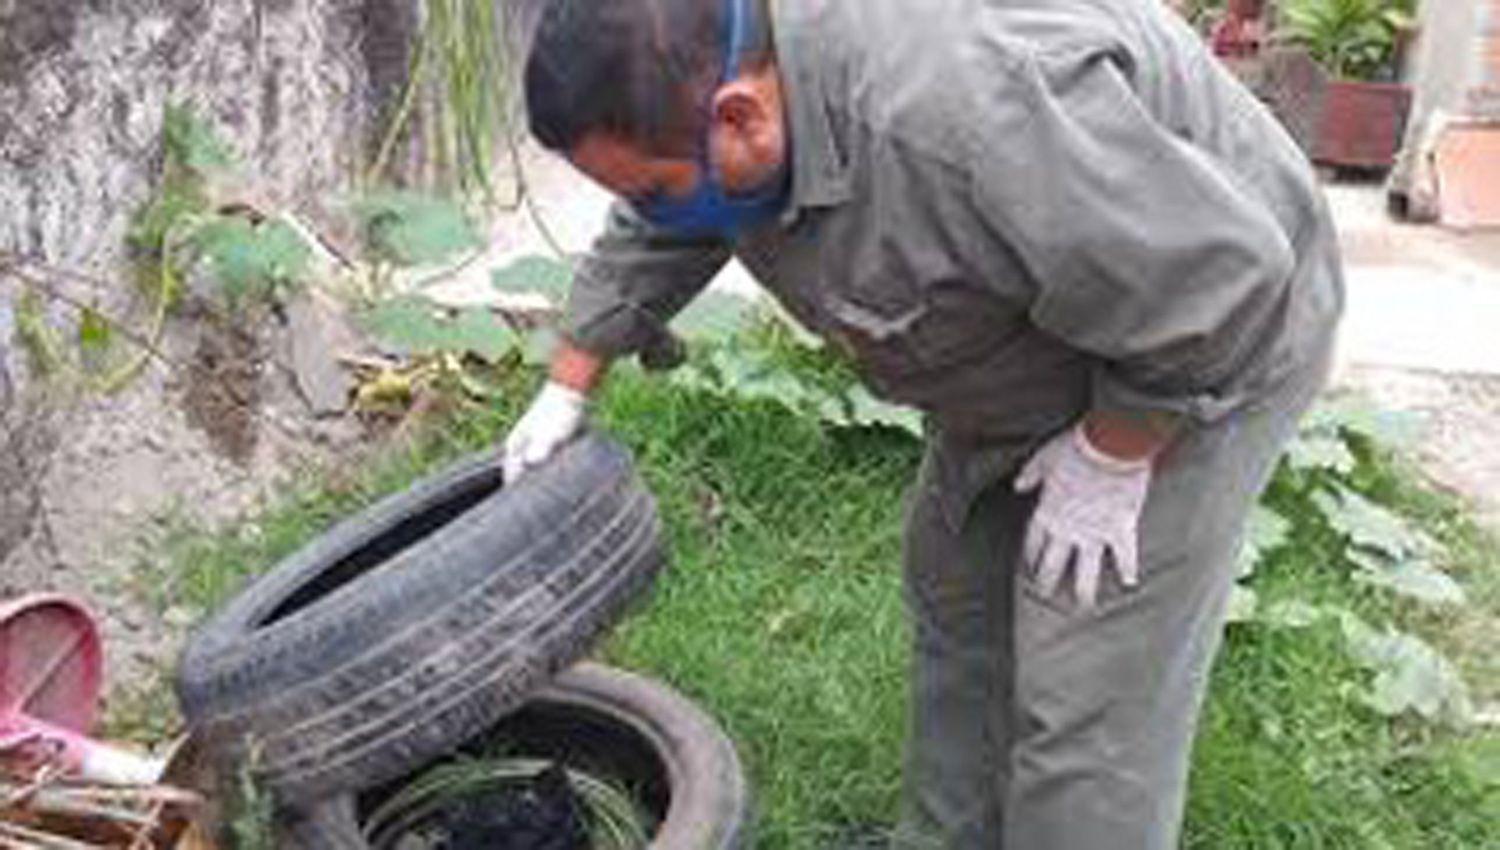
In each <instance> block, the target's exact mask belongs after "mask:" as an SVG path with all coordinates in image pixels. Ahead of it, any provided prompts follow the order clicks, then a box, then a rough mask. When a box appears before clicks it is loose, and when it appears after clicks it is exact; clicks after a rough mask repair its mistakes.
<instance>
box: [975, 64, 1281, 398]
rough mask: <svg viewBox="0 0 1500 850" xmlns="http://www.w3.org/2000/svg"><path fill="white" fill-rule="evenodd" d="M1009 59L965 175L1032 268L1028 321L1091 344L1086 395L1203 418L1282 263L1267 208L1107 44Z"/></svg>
mask: <svg viewBox="0 0 1500 850" xmlns="http://www.w3.org/2000/svg"><path fill="white" fill-rule="evenodd" d="M1008 71H1009V80H1008V81H1007V84H1006V85H1003V86H1001V87H1000V90H1001V96H1000V100H1001V101H1002V102H999V103H996V104H993V106H992V108H987V109H986V110H985V114H986V115H988V116H990V117H991V118H992V119H993V121H992V122H987V123H985V132H984V134H983V139H982V142H981V143H980V144H979V145H976V150H975V152H974V154H973V156H974V157H975V158H976V160H977V162H975V163H974V165H973V169H974V171H973V173H974V175H975V176H974V185H975V186H976V193H977V195H978V197H977V199H976V203H977V204H978V206H979V208H980V210H981V214H982V215H983V216H984V217H985V220H986V221H987V222H988V224H989V226H991V227H992V228H994V229H995V230H996V231H997V232H998V234H999V236H1000V238H1001V239H1002V241H1004V242H1005V243H1006V244H1007V245H1008V246H1009V247H1010V248H1011V250H1013V251H1014V252H1015V253H1016V254H1017V255H1018V256H1019V257H1020V259H1021V261H1022V263H1023V265H1024V266H1025V267H1026V268H1027V270H1028V272H1029V274H1030V277H1031V278H1032V280H1033V283H1032V285H1031V286H1030V287H1029V290H1028V297H1029V298H1030V301H1029V305H1028V310H1029V315H1030V318H1031V320H1032V321H1033V322H1034V323H1035V325H1036V326H1037V327H1039V328H1040V329H1042V330H1043V331H1045V332H1047V333H1051V334H1054V335H1056V336H1057V337H1059V338H1061V339H1062V340H1064V341H1066V342H1067V343H1068V344H1070V345H1072V346H1074V347H1076V348H1078V349H1080V350H1083V351H1086V352H1089V353H1091V354H1093V355H1095V356H1096V357H1097V358H1098V359H1099V367H1098V371H1097V374H1096V377H1095V381H1094V388H1095V389H1094V395H1095V402H1094V403H1095V406H1096V407H1098V408H1100V409H1109V410H1120V411H1131V412H1153V413H1171V414H1176V415H1180V416H1185V417H1188V418H1190V419H1194V420H1197V421H1200V422H1211V421H1214V420H1216V419H1218V418H1220V417H1222V416H1224V415H1225V414H1227V413H1228V412H1230V411H1232V410H1234V409H1235V408H1237V407H1238V406H1240V405H1241V404H1243V403H1244V402H1245V401H1247V400H1248V398H1249V396H1250V394H1251V393H1252V392H1253V390H1254V387H1255V384H1256V381H1257V379H1258V378H1259V377H1261V372H1262V371H1263V370H1264V367H1265V365H1266V363H1265V361H1266V360H1267V359H1268V356H1269V352H1270V350H1271V349H1272V348H1273V347H1274V342H1275V336H1276V335H1277V334H1279V333H1280V332H1281V331H1280V326H1279V322H1280V319H1279V317H1280V316H1281V314H1282V313H1283V312H1284V310H1285V301H1286V296H1287V293H1288V291H1289V288H1290V281H1291V277H1292V274H1293V269H1294V266H1295V259H1294V254H1293V250H1292V244H1291V241H1290V240H1289V238H1288V236H1287V234H1286V232H1285V231H1284V230H1283V228H1282V226H1281V225H1280V223H1279V222H1278V221H1277V219H1276V218H1275V216H1274V215H1273V213H1272V210H1271V209H1270V207H1269V206H1268V205H1267V204H1266V203H1264V202H1263V201H1261V200H1260V199H1259V198H1258V197H1256V195H1255V193H1254V191H1253V189H1251V188H1250V187H1248V186H1247V185H1246V184H1244V183H1242V182H1241V178H1240V176H1239V175H1236V174H1235V173H1233V172H1232V170H1231V169H1229V168H1227V167H1226V166H1225V165H1224V164H1223V163H1222V162H1220V161H1217V160H1216V159H1215V158H1214V157H1213V156H1212V155H1211V154H1209V153H1207V152H1205V151H1204V150H1202V149H1200V148H1199V147H1196V146H1195V145H1193V144H1192V143H1191V142H1190V141H1188V140H1187V139H1185V138H1184V137H1182V136H1180V135H1178V134H1176V133H1174V132H1172V131H1171V130H1169V129H1168V128H1167V127H1164V126H1163V125H1162V124H1161V123H1159V122H1158V121H1157V120H1156V119H1155V118H1154V117H1153V116H1152V115H1151V114H1149V113H1148V112H1147V110H1146V108H1145V106H1144V105H1143V104H1142V103H1141V101H1140V100H1139V99H1138V98H1137V96H1136V94H1135V92H1134V91H1133V90H1132V89H1131V86H1130V85H1129V83H1128V81H1127V79H1126V77H1125V75H1124V73H1123V71H1122V70H1121V67H1120V66H1119V65H1118V64H1116V61H1115V60H1114V59H1112V58H1111V57H1110V56H1109V55H1108V54H1103V53H1091V54H1090V53H1083V52H1078V53H1074V54H1072V55H1068V56H1035V55H1032V56H1027V57H1025V58H1022V59H1017V60H1016V61H1014V63H1013V64H1011V65H1010V66H1009V68H1008ZM1228 106H1229V107H1233V106H1237V105H1228Z"/></svg>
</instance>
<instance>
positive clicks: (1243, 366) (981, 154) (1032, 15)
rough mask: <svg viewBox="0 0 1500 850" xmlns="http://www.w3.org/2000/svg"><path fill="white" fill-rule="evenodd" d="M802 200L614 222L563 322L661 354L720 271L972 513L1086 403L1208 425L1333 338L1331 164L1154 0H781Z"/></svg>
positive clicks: (779, 37) (785, 74)
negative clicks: (800, 340)
mask: <svg viewBox="0 0 1500 850" xmlns="http://www.w3.org/2000/svg"><path fill="white" fill-rule="evenodd" d="M773 8H774V15H773V28H774V29H773V32H774V37H775V44H776V52H777V62H778V67H779V70H780V73H781V78H782V81H783V83H784V89H785V96H786V102H787V116H788V120H789V122H790V131H791V144H792V149H793V152H792V162H791V166H790V167H791V180H792V188H791V201H790V205H789V207H788V209H787V211H786V213H785V214H784V216H782V217H781V219H780V220H779V221H776V222H774V223H772V224H770V225H767V226H765V227H762V228H760V229H758V230H755V231H753V232H746V233H743V234H741V235H740V236H739V238H737V239H735V240H733V242H729V241H716V240H703V239H696V240H694V239H684V238H679V237H673V236H671V235H669V234H665V233H661V232H655V231H653V230H652V229H651V228H649V227H647V226H645V225H644V224H643V223H642V222H641V221H640V220H639V219H637V218H636V217H635V216H633V215H632V214H631V213H630V211H629V210H628V208H627V207H625V206H624V205H623V204H621V205H617V207H616V209H615V211H614V212H613V213H612V214H611V221H610V223H609V225H608V228H607V230H606V232H605V233H604V235H603V236H601V237H600V239H599V241H598V242H597V244H596V245H595V247H594V249H593V250H592V251H591V252H590V254H589V256H588V257H587V258H586V259H585V260H584V261H583V262H582V263H581V264H580V267H579V270H578V275H577V278H576V281H575V283H574V288H573V292H572V295H571V297H570V299H569V306H568V310H567V314H566V320H565V332H566V333H567V335H568V336H569V338H570V339H572V340H573V341H574V342H575V343H576V344H577V345H579V346H580V347H582V348H584V349H586V350H590V351H593V352H595V353H599V354H603V355H608V356H618V355H622V354H627V353H630V352H635V351H640V350H642V349H645V348H648V347H651V346H653V345H654V344H656V343H657V342H658V341H659V340H660V339H661V337H662V335H663V334H664V333H665V332H666V330H665V329H666V323H667V322H668V321H669V320H670V319H671V317H672V316H673V315H674V314H675V313H676V312H677V311H679V310H680V309H681V308H682V307H683V306H684V305H685V304H687V303H688V302H689V301H690V300H691V299H692V298H693V297H694V296H695V295H696V294H697V293H698V292H700V291H701V290H702V289H703V287H704V286H705V285H706V284H707V282H708V280H709V279H710V278H711V277H712V276H713V275H714V274H715V273H716V272H717V271H718V270H719V269H720V268H721V267H722V266H723V264H724V263H725V262H726V261H727V260H728V259H729V258H730V256H735V257H738V258H739V259H740V260H741V261H742V262H743V263H744V264H745V266H746V267H748V268H749V270H750V271H751V272H752V273H753V274H754V275H755V277H756V278H757V279H758V280H759V281H760V282H761V283H762V284H763V285H764V286H765V287H766V288H767V289H768V290H769V291H770V292H771V293H772V294H773V295H774V296H775V297H776V299H777V300H778V301H780V303H781V304H782V305H783V306H784V307H785V308H786V309H787V310H788V311H789V312H790V313H791V314H792V315H793V316H794V317H795V318H796V319H797V320H798V321H800V322H801V323H803V324H804V325H806V326H807V327H808V328H809V329H811V330H812V331H814V332H816V333H819V334H821V335H823V336H825V337H827V338H829V339H831V340H833V341H835V342H836V343H838V344H839V345H840V346H841V347H843V348H845V349H846V350H848V351H850V352H852V353H853V354H854V355H855V359H856V361H857V362H858V364H859V366H860V368H861V370H862V373H863V374H864V376H865V378H866V380H867V382H868V383H869V384H870V386H871V388H872V389H873V390H874V391H875V392H876V393H877V394H880V395H883V396H884V397H886V398H888V399H890V400H893V401H897V402H901V403H905V404H909V405H912V406H914V407H917V408H919V409H921V410H922V411H924V412H925V413H926V414H927V422H928V430H929V456H928V464H929V466H928V470H929V472H930V473H931V474H930V475H929V476H928V479H929V481H931V482H933V483H934V484H935V485H936V486H938V487H940V489H941V490H943V491H944V493H945V503H946V507H945V510H947V511H948V512H949V515H950V518H951V519H953V520H954V521H955V522H956V521H958V520H959V519H960V518H961V515H962V513H963V512H964V511H965V510H966V509H967V506H968V504H969V502H970V500H971V498H972V497H973V496H974V495H975V494H976V493H977V492H978V491H979V490H980V489H982V488H983V487H985V486H987V485H988V484H990V483H993V482H994V481H995V480H997V478H998V477H999V476H1001V475H1004V474H1006V473H1007V472H1008V471H1010V470H1011V469H1012V468H1013V467H1014V466H1015V464H1016V463H1017V462H1018V460H1019V459H1020V458H1021V457H1022V456H1023V455H1024V454H1025V453H1026V452H1028V451H1030V450H1031V449H1032V448H1033V447H1034V446H1035V445H1036V444H1037V443H1038V442H1040V441H1041V440H1043V439H1045V438H1046V437H1047V436H1048V435H1050V434H1052V433H1054V432H1056V431H1057V430H1059V429H1061V428H1064V427H1066V426H1067V425H1069V424H1070V423H1072V422H1074V421H1076V420H1077V419H1078V418H1079V417H1080V416H1081V415H1082V414H1084V413H1085V412H1087V411H1088V410H1089V409H1090V408H1106V409H1117V410H1131V411H1135V410H1140V411H1165V412H1172V413H1176V414H1179V415H1180V416H1181V417H1182V418H1183V420H1184V422H1185V423H1186V427H1214V426H1216V425H1217V424H1219V423H1222V422H1224V421H1226V420H1227V419H1230V418H1232V417H1233V415H1234V414H1235V412H1236V411H1238V410H1242V409H1244V408H1245V407H1246V406H1247V405H1251V404H1253V403H1255V402H1256V400H1257V399H1260V398H1263V397H1265V396H1266V395H1268V394H1269V392H1270V391H1271V390H1272V389H1274V388H1275V387H1277V386H1279V385H1280V384H1281V382H1283V381H1285V380H1288V379H1290V378H1291V377H1292V376H1293V375H1295V374H1297V373H1298V372H1299V370H1304V369H1307V368H1311V365H1310V364H1311V363H1312V361H1313V360H1314V359H1316V358H1317V357H1318V356H1319V355H1320V354H1321V353H1322V352H1323V351H1325V350H1326V348H1327V343H1328V339H1329V336H1330V334H1331V332H1332V329H1333V326H1334V324H1335V323H1336V320H1337V317H1338V315H1339V313H1340V311H1341V308H1342V303H1343V282H1342V276H1341V271H1340V265H1339V257H1338V245H1337V237H1336V234H1335V231H1334V228H1333V225H1332V222H1331V220H1330V218H1329V215H1328V212H1327V209H1326V205H1325V203H1324V201H1323V198H1322V195H1321V192H1320V189H1319V187H1318V184H1317V181H1316V178H1315V175H1314V173H1313V171H1312V169H1311V167H1310V166H1309V165H1308V163H1307V161H1306V159H1305V158H1304V156H1303V155H1302V153H1301V152H1300V151H1299V150H1298V149H1297V147H1296V146H1295V145H1294V143H1293V142H1292V140H1291V138H1290V137H1289V136H1288V135H1287V133H1286V132H1284V131H1283V129H1282V128H1281V127H1280V126H1279V125H1278V124H1277V123H1276V121H1275V119H1274V118H1273V117H1272V116H1271V115H1270V113H1269V112H1268V111H1267V110H1266V109H1264V108H1263V107H1262V106H1261V104H1259V103H1258V102H1257V101H1256V100H1255V99H1254V98H1253V96H1252V95H1251V94H1249V92H1248V91H1247V90H1246V89H1245V88H1243V87H1242V86H1241V85H1240V84H1239V83H1238V82H1237V81H1235V80H1234V79H1233V78H1232V77H1231V76H1230V75H1229V74H1228V73H1227V72H1226V71H1225V69H1224V68H1223V67H1222V66H1221V65H1220V64H1219V63H1217V62H1216V61H1215V60H1214V59H1213V58H1212V57H1211V56H1210V55H1209V54H1208V53H1206V52H1205V50H1204V49H1203V47H1202V45H1201V44H1200V43H1199V40H1198V38H1197V37H1196V36H1195V35H1194V33H1193V32H1191V31H1190V29H1189V28H1188V27H1187V26H1186V25H1185V24H1183V23H1182V22H1181V21H1180V20H1179V19H1178V18H1177V17H1176V16H1175V15H1174V14H1173V13H1172V12H1171V11H1170V10H1168V9H1167V8H1166V6H1165V4H1163V3H1161V2H1159V0H924V2H913V0H777V2H774V3H773Z"/></svg>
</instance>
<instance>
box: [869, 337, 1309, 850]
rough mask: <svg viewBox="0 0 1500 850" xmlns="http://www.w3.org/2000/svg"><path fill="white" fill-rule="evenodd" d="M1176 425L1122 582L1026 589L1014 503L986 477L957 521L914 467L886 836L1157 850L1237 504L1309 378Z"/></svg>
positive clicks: (932, 843) (1253, 489)
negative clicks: (1130, 578)
mask: <svg viewBox="0 0 1500 850" xmlns="http://www.w3.org/2000/svg"><path fill="white" fill-rule="evenodd" d="M1325 371H1326V369H1325V367H1324V365H1323V364H1320V365H1319V366H1318V367H1317V368H1316V369H1310V370H1308V372H1307V373H1306V374H1303V375H1299V376H1296V377H1295V378H1293V379H1291V380H1289V381H1288V382H1287V383H1286V385H1285V386H1284V387H1283V388H1282V389H1281V390H1279V391H1278V392H1277V393H1275V394H1273V395H1271V396H1270V397H1268V398H1267V399H1266V400H1265V402H1264V403H1263V404H1261V405H1259V406H1258V407H1257V408H1256V409H1253V410H1247V411H1244V412H1241V413H1239V414H1236V415H1235V416H1233V417H1232V418H1231V419H1229V420H1227V421H1225V422H1222V423H1220V424H1217V425H1215V426H1213V427H1211V428H1206V429H1201V430H1193V431H1189V432H1187V433H1185V434H1183V435H1182V436H1180V437H1179V439H1178V441H1177V442H1176V443H1175V444H1174V446H1173V448H1172V449H1171V450H1170V452H1169V454H1167V455H1164V456H1163V457H1162V458H1161V459H1160V461H1159V464H1158V469H1157V473H1156V476H1155V478H1154V480H1153V483H1152V486H1151V491H1150V495H1149V497H1148V499H1147V504H1146V508H1145V513H1144V516H1143V518H1142V525H1141V560H1142V569H1143V575H1142V581H1141V584H1140V585H1139V586H1138V587H1136V588H1134V589H1131V590H1126V589H1123V588H1122V587H1121V586H1120V585H1119V583H1118V578H1117V577H1116V576H1115V575H1114V573H1113V571H1108V573H1107V575H1106V577H1105V579H1104V581H1103V583H1102V585H1101V591H1100V603H1099V606H1098V608H1097V609H1095V610H1094V611H1092V612H1084V611H1079V610H1076V609H1075V607H1074V605H1073V601H1072V597H1071V592H1070V589H1069V588H1068V587H1066V585H1068V584H1069V583H1068V582H1065V583H1064V584H1065V587H1064V589H1062V590H1059V591H1058V593H1057V594H1056V595H1055V596H1054V597H1052V598H1043V597H1042V596H1041V595H1040V593H1039V592H1038V590H1037V589H1036V586H1035V583H1034V579H1033V577H1032V575H1031V574H1030V572H1029V571H1028V570H1027V569H1025V568H1024V567H1023V565H1022V562H1021V560H1020V558H1021V556H1020V552H1021V543H1022V540H1023V537H1024V533H1025V528H1026V523H1027V520H1028V519H1029V517H1030V512H1031V507H1032V504H1033V500H1032V499H1031V498H1026V497H1020V496H1017V495H1015V494H1014V493H1013V492H1012V482H1011V481H1010V480H1005V481H1002V482H999V483H998V484H996V485H995V486H994V487H992V488H991V489H990V490H988V491H987V492H986V493H984V494H983V495H981V496H980V497H979V499H978V500H977V501H976V502H975V504H974V506H973V509H972V510H971V511H970V513H969V514H968V519H967V520H966V521H965V523H964V526H963V527H962V528H961V529H955V528H953V527H952V526H951V525H950V524H949V523H948V522H947V521H945V519H944V515H943V512H942V511H941V510H940V507H939V504H938V500H937V498H936V497H935V495H934V493H933V491H932V489H931V488H932V485H931V477H930V476H928V475H926V474H925V471H924V475H923V476H922V478H921V480H920V481H919V483H918V486H917V488H916V491H915V493H914V495H913V498H912V503H911V507H910V514H909V516H908V525H907V537H906V572H907V577H906V584H907V587H906V590H907V603H908V606H909V608H910V612H911V616H912V620H913V627H914V631H915V647H914V659H913V665H914V669H913V674H912V728H911V730H910V738H909V742H908V753H907V761H906V776H905V781H906V811H905V812H904V818H903V823H902V826H901V829H900V830H899V833H900V837H899V839H898V842H897V843H898V845H899V846H901V847H903V848H912V850H916V848H934V850H937V849H938V848H942V850H949V848H953V849H954V850H981V849H982V850H1169V849H1170V848H1174V847H1176V846H1177V841H1178V834H1179V831H1180V828H1181V819H1182V810H1183V799H1184V789H1185V785H1186V781H1187V767H1188V754H1189V749H1190V746H1191V742H1192V737H1193V732H1194V726H1195V721H1196V717H1197V714H1198V710H1199V706H1200V704H1201V702H1202V699H1203V694H1204V690H1205V685H1206V683H1207V679H1208V673H1209V667H1210V663H1211V661H1212V660H1213V656H1214V653H1215V651H1216V650H1217V648H1218V645H1219V642H1220V636H1221V633H1222V629H1223V624H1224V618H1225V613H1226V605H1227V602H1228V598H1229V591H1230V588H1231V586H1232V584H1233V582H1234V578H1235V576H1234V572H1235V571H1234V561H1235V553H1236V549H1237V547H1238V545H1239V541H1240V538H1241V535H1242V533H1243V526H1244V522H1245V518H1246V516H1247V514H1248V512H1249V509H1250V507H1251V505H1252V504H1253V502H1254V500H1255V498H1256V496H1257V494H1258V493H1259V492H1260V491H1261V489H1262V488H1263V487H1264V486H1265V484H1266V482H1267V480H1268V479H1269V477H1270V474H1271V472H1272V470H1273V468H1274V465H1275V462H1276V459H1277V457H1278V456H1279V454H1280V451H1281V448H1282V446H1283V445H1284V444H1285V442H1286V441H1287V440H1288V439H1289V438H1290V437H1291V436H1292V435H1293V433H1294V432H1295V427H1296V421H1297V419H1298V417H1299V416H1300V415H1301V413H1302V412H1303V411H1304V410H1305V409H1306V408H1307V407H1308V406H1309V404H1310V403H1311V401H1312V400H1313V398H1314V397H1315V395H1316V392H1317V389H1318V388H1319V386H1320V385H1321V383H1322V379H1323V377H1324V374H1325Z"/></svg>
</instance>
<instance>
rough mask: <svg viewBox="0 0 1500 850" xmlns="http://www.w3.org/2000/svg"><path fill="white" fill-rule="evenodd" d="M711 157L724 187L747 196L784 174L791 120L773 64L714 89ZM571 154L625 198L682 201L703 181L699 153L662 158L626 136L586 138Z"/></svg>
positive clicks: (579, 165) (591, 174) (581, 167)
mask: <svg viewBox="0 0 1500 850" xmlns="http://www.w3.org/2000/svg"><path fill="white" fill-rule="evenodd" d="M712 109H713V119H712V121H711V123H710V125H709V130H708V140H707V143H708V148H709V150H708V154H709V161H710V162H712V163H713V167H714V169H715V171H716V176H717V177H718V179H719V181H720V183H721V185H722V186H723V187H724V190H725V191H726V192H728V193H730V194H749V193H753V192H755V191H756V190H757V189H759V188H761V187H763V186H765V185H767V184H768V183H770V182H771V181H772V180H775V179H778V178H779V177H780V175H782V174H783V173H784V170H785V167H786V162H787V150H788V140H787V130H786V118H785V115H784V114H783V110H782V101H781V84H780V78H779V76H778V75H777V72H776V69H775V66H774V65H773V66H768V67H767V68H765V69H762V70H760V71H757V72H754V73H747V74H745V75H744V76H742V77H740V78H738V79H736V80H733V81H731V82H729V83H726V84H725V85H723V86H721V87H720V88H719V90H718V91H717V92H715V94H714V98H713V103H712ZM568 159H569V161H570V162H572V163H573V165H574V166H575V167H576V168H577V169H578V170H579V171H582V172H583V173H584V174H585V175H587V176H588V177H589V178H590V179H592V180H594V181H595V182H597V183H599V184H600V185H601V186H603V187H605V188H606V189H608V190H610V191H611V192H613V193H614V194H616V195H619V196H620V197H622V198H624V199H626V200H627V201H637V200H647V199H651V198H667V199H674V200H675V199H681V198H686V197H688V196H690V195H692V194H693V191H694V190H695V189H696V188H697V187H698V184H699V182H700V180H701V178H702V175H701V174H700V173H699V172H700V171H701V170H702V166H701V164H700V161H699V158H697V157H692V156H675V155H661V154H657V153H653V152H651V151H649V150H647V149H645V147H644V146H642V145H640V144H637V143H634V142H632V141H630V140H628V139H624V138H621V137H620V136H617V135H614V134H610V133H605V132H599V133H592V134H590V135H588V136H585V137H584V138H583V140H582V141H581V142H579V143H578V144H577V145H576V146H575V147H574V148H573V150H571V151H569V153H568Z"/></svg>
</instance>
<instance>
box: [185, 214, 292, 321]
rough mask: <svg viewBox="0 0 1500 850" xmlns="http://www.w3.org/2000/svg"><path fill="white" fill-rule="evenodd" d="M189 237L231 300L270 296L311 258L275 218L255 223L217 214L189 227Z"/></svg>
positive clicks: (290, 280)
mask: <svg viewBox="0 0 1500 850" xmlns="http://www.w3.org/2000/svg"><path fill="white" fill-rule="evenodd" d="M190 242H191V244H192V245H193V248H194V249H195V251H196V253H197V255H198V256H199V257H200V258H202V259H203V260H205V261H207V262H208V264H209V268H210V270H211V271H212V273H213V276H214V279H215V280H216V281H217V282H218V284H219V286H220V288H221V289H222V291H223V293H224V295H225V296H226V298H227V299H228V300H229V301H230V302H231V303H240V302H243V301H245V300H246V299H256V298H266V297H270V296H271V295H274V294H275V291H276V289H277V288H278V287H280V286H282V285H285V284H290V283H292V282H294V281H296V280H297V278H298V277H299V276H300V275H301V274H302V273H303V272H304V271H305V270H306V269H307V264H308V261H309V260H310V259H311V257H312V252H311V250H309V249H308V247H307V244H306V243H304V242H303V241H302V237H301V236H299V235H297V233H296V231H294V230H292V229H291V228H290V227H288V226H287V225H285V224H282V223H281V222H277V221H268V222H264V223H261V224H258V225H257V224H252V223H251V222H249V221H247V220H246V219H243V218H239V217H234V216H220V217H217V218H215V219H213V220H212V221H209V222H207V223H206V224H204V225H202V226H201V227H199V228H198V229H197V230H195V231H194V232H193V235H192V237H191V239H190Z"/></svg>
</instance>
